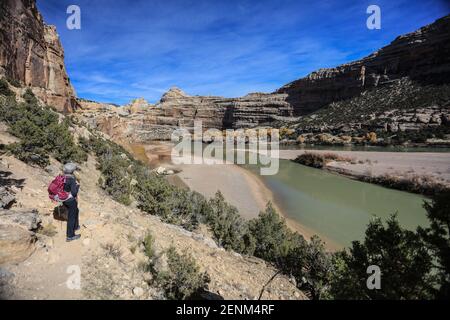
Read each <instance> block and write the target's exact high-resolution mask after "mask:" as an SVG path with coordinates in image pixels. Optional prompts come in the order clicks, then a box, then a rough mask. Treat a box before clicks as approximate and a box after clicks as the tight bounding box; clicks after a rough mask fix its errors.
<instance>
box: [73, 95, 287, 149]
mask: <svg viewBox="0 0 450 320" xmlns="http://www.w3.org/2000/svg"><path fill="white" fill-rule="evenodd" d="M285 99H286V95H285V94H267V93H251V94H248V95H246V96H244V97H241V98H223V97H215V96H190V95H188V94H186V93H185V92H183V91H182V90H181V89H179V88H176V87H173V88H171V89H170V90H169V91H168V92H166V93H165V94H164V95H163V96H162V98H161V100H160V101H159V102H158V103H157V104H156V105H152V104H150V103H148V102H146V101H145V100H143V99H136V100H134V101H132V102H131V103H130V104H128V105H126V106H124V107H119V108H116V107H111V106H108V105H104V104H103V105H102V104H97V105H96V106H93V105H92V104H89V103H86V102H84V101H81V102H80V104H81V106H82V108H81V110H80V114H81V115H82V117H83V118H84V119H85V120H87V121H88V122H89V124H90V125H91V126H93V127H95V128H98V129H100V130H102V131H103V132H105V133H107V134H109V135H110V136H111V137H113V138H115V139H120V140H126V141H128V142H140V143H143V142H146V141H150V140H168V139H170V135H171V133H172V132H173V130H174V129H176V128H178V127H184V128H188V129H192V128H193V126H194V121H202V125H203V128H204V129H208V128H217V129H219V130H223V129H228V128H247V127H254V126H257V125H261V124H264V123H269V122H272V121H274V120H277V119H285V118H291V117H292V115H293V113H292V107H291V106H290V105H289V104H288V103H287V102H286V101H285Z"/></svg>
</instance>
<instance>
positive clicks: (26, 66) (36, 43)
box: [0, 0, 77, 112]
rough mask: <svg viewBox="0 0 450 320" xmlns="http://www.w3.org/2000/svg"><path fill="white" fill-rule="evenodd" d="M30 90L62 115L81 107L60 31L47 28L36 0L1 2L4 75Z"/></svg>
mask: <svg viewBox="0 0 450 320" xmlns="http://www.w3.org/2000/svg"><path fill="white" fill-rule="evenodd" d="M2 74H3V75H5V76H6V77H7V78H8V79H13V80H15V81H18V82H20V83H21V84H22V85H26V86H29V87H31V88H32V89H33V92H34V93H35V94H36V95H37V96H38V97H39V98H40V99H41V100H42V101H44V102H45V103H47V104H48V105H51V106H54V107H55V108H56V109H57V110H59V111H62V112H71V111H73V109H75V108H76V107H77V102H76V100H75V98H74V97H75V92H74V90H73V88H72V85H71V84H70V80H69V77H68V76H67V72H66V69H65V66H64V50H63V48H62V46H61V42H60V41H59V37H58V34H57V33H56V28H55V27H54V26H49V25H46V24H45V23H44V21H43V19H42V16H41V14H40V13H39V12H38V10H37V8H36V3H35V0H2V1H1V2H0V75H2Z"/></svg>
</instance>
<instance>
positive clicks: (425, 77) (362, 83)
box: [276, 15, 450, 115]
mask: <svg viewBox="0 0 450 320" xmlns="http://www.w3.org/2000/svg"><path fill="white" fill-rule="evenodd" d="M403 77H408V78H409V79H411V80H414V81H417V82H419V83H421V84H442V83H449V82H450V15H448V16H445V17H443V18H441V19H438V20H437V21H435V22H434V23H432V24H430V25H428V26H425V27H423V28H420V29H419V30H417V31H415V32H412V33H409V34H406V35H403V36H399V37H397V38H396V39H395V40H394V41H393V42H391V43H390V44H389V45H387V46H385V47H383V48H382V49H380V50H378V51H376V52H374V53H373V54H371V55H370V56H368V57H366V58H364V59H361V60H358V61H354V62H351V63H347V64H343V65H341V66H338V67H336V68H331V69H320V70H318V71H315V72H313V73H311V74H309V75H308V76H307V77H305V78H302V79H299V80H296V81H294V82H291V83H289V84H287V85H285V86H284V87H282V88H280V89H279V90H277V91H276V93H284V94H287V99H286V101H288V102H289V103H290V104H291V105H292V106H293V107H294V111H295V115H305V114H309V113H311V112H313V111H315V110H317V109H319V108H321V107H323V106H325V105H327V104H329V103H331V102H336V101H339V100H344V99H349V98H352V97H355V96H358V95H359V94H361V92H363V91H365V90H368V89H371V88H375V87H378V86H383V85H384V84H388V83H390V82H391V81H392V80H396V79H400V78H403Z"/></svg>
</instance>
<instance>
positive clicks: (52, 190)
mask: <svg viewBox="0 0 450 320" xmlns="http://www.w3.org/2000/svg"><path fill="white" fill-rule="evenodd" d="M65 183H66V176H64V175H59V176H57V177H56V178H55V179H53V181H52V182H51V183H50V185H49V186H48V197H49V198H50V199H51V200H53V201H66V200H67V199H69V197H70V193H69V192H66V191H64V184H65Z"/></svg>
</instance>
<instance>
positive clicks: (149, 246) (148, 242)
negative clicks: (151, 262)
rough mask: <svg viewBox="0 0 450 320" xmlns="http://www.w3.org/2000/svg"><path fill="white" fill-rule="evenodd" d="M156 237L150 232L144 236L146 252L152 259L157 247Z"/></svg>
mask: <svg viewBox="0 0 450 320" xmlns="http://www.w3.org/2000/svg"><path fill="white" fill-rule="evenodd" d="M154 241H155V240H154V239H153V236H152V234H151V233H150V232H148V233H147V235H146V236H145V238H144V241H143V244H144V253H145V255H146V256H147V257H148V258H149V259H152V258H153V256H154V255H155V249H154V247H153V246H154Z"/></svg>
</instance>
